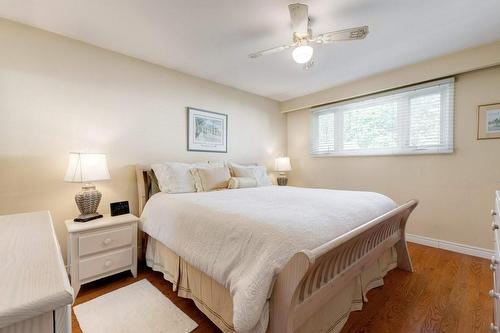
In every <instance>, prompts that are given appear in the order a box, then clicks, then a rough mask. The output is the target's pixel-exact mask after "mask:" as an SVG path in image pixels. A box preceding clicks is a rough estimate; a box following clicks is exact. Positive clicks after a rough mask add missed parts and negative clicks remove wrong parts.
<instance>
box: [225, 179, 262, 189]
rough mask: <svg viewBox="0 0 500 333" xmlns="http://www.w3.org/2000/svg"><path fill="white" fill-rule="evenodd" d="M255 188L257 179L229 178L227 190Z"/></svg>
mask: <svg viewBox="0 0 500 333" xmlns="http://www.w3.org/2000/svg"><path fill="white" fill-rule="evenodd" d="M248 187H257V179H255V178H253V177H231V179H229V185H228V187H227V188H230V189H235V188H248Z"/></svg>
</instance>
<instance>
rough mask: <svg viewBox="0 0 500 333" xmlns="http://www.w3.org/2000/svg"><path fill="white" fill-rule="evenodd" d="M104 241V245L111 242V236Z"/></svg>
mask: <svg viewBox="0 0 500 333" xmlns="http://www.w3.org/2000/svg"><path fill="white" fill-rule="evenodd" d="M103 243H104V245H109V244H111V238H106V239H105V240H104V242H103Z"/></svg>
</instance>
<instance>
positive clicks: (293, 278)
mask: <svg viewBox="0 0 500 333" xmlns="http://www.w3.org/2000/svg"><path fill="white" fill-rule="evenodd" d="M136 170H137V182H138V192H139V210H140V213H141V216H142V221H143V223H142V230H143V231H144V233H145V235H146V237H147V250H146V254H145V257H146V262H147V264H148V266H150V267H151V268H152V269H154V270H158V271H161V272H162V273H163V275H164V277H165V279H167V280H169V281H170V282H172V284H173V286H174V290H176V291H177V292H178V294H179V296H181V297H188V298H191V299H193V301H194V302H195V304H196V305H197V307H198V308H199V309H200V310H201V311H202V312H203V313H204V314H206V315H207V316H208V317H209V318H210V319H211V320H212V321H213V322H214V323H215V324H216V325H217V326H218V327H219V328H220V329H221V330H222V331H223V332H255V333H261V332H273V333H274V332H287V333H288V332H312V331H315V332H326V331H328V332H338V331H340V330H341V328H342V326H343V325H344V324H345V322H346V321H347V318H348V315H349V313H350V312H351V311H353V310H359V309H361V307H362V303H363V300H364V299H365V295H366V292H367V291H368V290H370V289H371V288H374V287H377V286H380V285H382V284H383V277H384V276H385V274H386V273H387V272H388V271H389V270H390V269H393V268H395V267H399V268H400V269H403V270H406V271H412V265H411V260H410V257H409V254H408V249H407V246H406V241H405V227H406V222H407V220H408V217H409V215H410V214H411V212H412V211H413V209H414V208H415V207H416V205H417V201H416V200H411V201H409V202H407V203H405V204H403V205H401V206H396V205H395V203H394V202H393V201H392V200H390V199H389V198H387V197H385V196H383V195H381V194H377V193H371V192H352V191H334V190H322V189H306V188H295V187H278V186H269V187H262V188H251V189H238V190H223V191H216V192H202V193H187V194H167V193H158V194H155V195H154V196H152V197H151V198H148V195H147V193H148V188H149V185H150V184H149V179H148V177H147V175H146V173H147V171H148V170H149V168H148V167H144V166H137V168H136ZM148 199H149V200H148ZM332 221H333V222H334V223H332ZM144 247H145V245H144V242H143V248H144Z"/></svg>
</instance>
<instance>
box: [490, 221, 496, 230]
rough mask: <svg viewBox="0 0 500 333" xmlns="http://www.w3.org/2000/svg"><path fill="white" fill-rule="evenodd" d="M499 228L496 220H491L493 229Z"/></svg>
mask: <svg viewBox="0 0 500 333" xmlns="http://www.w3.org/2000/svg"><path fill="white" fill-rule="evenodd" d="M497 229H498V224H496V223H495V221H493V222H491V230H493V231H495V230H497Z"/></svg>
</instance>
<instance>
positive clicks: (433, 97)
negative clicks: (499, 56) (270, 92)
mask: <svg viewBox="0 0 500 333" xmlns="http://www.w3.org/2000/svg"><path fill="white" fill-rule="evenodd" d="M454 82H455V80H454V78H447V79H443V80H438V81H432V82H427V83H424V84H418V85H414V86H411V87H405V88H401V89H396V90H391V91H388V92H383V93H380V94H374V95H370V96H365V97H360V98H356V99H351V100H348V101H344V102H340V103H334V104H330V105H326V106H322V107H320V108H315V109H313V110H312V129H311V130H312V138H311V139H312V154H313V155H340V156H342V155H398V154H421V153H424V154H429V153H451V152H453V100H454Z"/></svg>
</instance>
